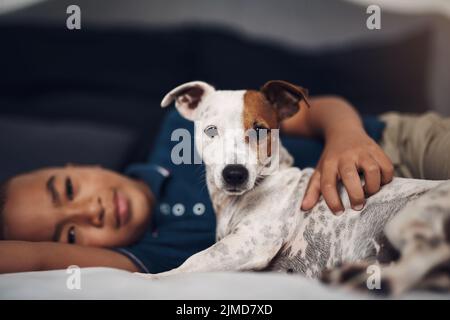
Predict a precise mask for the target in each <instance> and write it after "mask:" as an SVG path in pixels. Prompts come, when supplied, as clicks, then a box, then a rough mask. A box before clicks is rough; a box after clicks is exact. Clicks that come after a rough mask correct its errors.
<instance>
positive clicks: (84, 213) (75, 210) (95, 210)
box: [68, 197, 105, 227]
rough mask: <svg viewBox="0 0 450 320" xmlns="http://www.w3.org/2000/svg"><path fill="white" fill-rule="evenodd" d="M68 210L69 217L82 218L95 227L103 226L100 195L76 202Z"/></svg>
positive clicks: (103, 212) (103, 215)
mask: <svg viewBox="0 0 450 320" xmlns="http://www.w3.org/2000/svg"><path fill="white" fill-rule="evenodd" d="M68 211H69V212H68V215H69V216H70V218H73V219H80V220H84V221H86V222H88V223H90V224H91V225H93V226H95V227H102V226H103V223H104V217H105V210H104V208H103V206H102V203H101V198H100V197H98V198H93V199H90V200H88V201H85V202H81V203H78V204H76V205H74V206H72V207H71V208H69V210H68Z"/></svg>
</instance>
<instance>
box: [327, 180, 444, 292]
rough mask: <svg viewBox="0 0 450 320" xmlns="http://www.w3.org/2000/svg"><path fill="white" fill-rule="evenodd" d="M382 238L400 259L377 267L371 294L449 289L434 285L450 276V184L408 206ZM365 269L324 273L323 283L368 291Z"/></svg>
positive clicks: (359, 266)
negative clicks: (377, 279) (376, 280)
mask: <svg viewBox="0 0 450 320" xmlns="http://www.w3.org/2000/svg"><path fill="white" fill-rule="evenodd" d="M385 234H386V237H387V239H388V240H389V241H390V242H391V244H392V245H393V246H394V247H395V248H396V249H397V250H398V251H399V252H400V255H401V257H400V259H399V260H398V261H397V262H396V263H392V264H391V265H384V266H379V268H380V273H379V274H380V277H381V279H380V284H381V288H379V289H381V290H380V291H373V292H375V293H384V294H400V293H402V292H404V291H406V290H408V289H410V288H413V287H421V288H423V287H425V286H427V287H431V286H434V287H439V288H440V289H445V288H448V281H445V282H444V283H441V284H440V286H437V281H438V280H439V279H441V280H442V279H444V278H445V279H448V277H449V275H450V182H446V183H443V184H441V185H439V186H438V187H436V188H435V189H433V190H430V191H429V192H427V193H426V194H424V195H423V196H421V197H420V198H419V199H417V200H415V201H412V202H411V203H409V204H408V205H407V206H406V207H405V208H404V209H402V210H401V211H400V212H399V213H398V214H397V216H396V217H395V218H393V219H392V220H391V221H390V222H389V223H388V224H387V225H386V228H385ZM368 267H369V263H359V264H347V265H345V266H343V267H341V268H338V269H336V270H331V271H329V272H327V273H325V274H324V280H325V281H326V282H332V283H336V284H337V283H343V284H345V285H347V286H349V287H352V288H358V289H365V290H367V289H369V287H368V286H367V279H368V278H369V275H368V273H367V270H368Z"/></svg>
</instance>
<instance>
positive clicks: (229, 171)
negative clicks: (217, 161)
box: [222, 164, 248, 187]
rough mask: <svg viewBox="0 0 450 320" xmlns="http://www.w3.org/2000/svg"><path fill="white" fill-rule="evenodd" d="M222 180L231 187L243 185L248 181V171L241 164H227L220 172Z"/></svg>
mask: <svg viewBox="0 0 450 320" xmlns="http://www.w3.org/2000/svg"><path fill="white" fill-rule="evenodd" d="M222 176H223V180H225V182H226V183H227V184H228V185H230V186H233V187H237V186H240V185H242V184H244V183H245V182H246V181H247V179H248V170H247V168H246V167H244V166H243V165H241V164H229V165H227V166H226V167H225V168H224V169H223V171H222Z"/></svg>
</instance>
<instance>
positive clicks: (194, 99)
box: [161, 81, 215, 121]
mask: <svg viewBox="0 0 450 320" xmlns="http://www.w3.org/2000/svg"><path fill="white" fill-rule="evenodd" d="M214 91H215V89H214V87H213V86H211V85H210V84H208V83H206V82H202V81H192V82H187V83H185V84H182V85H180V86H178V87H176V88H175V89H173V90H172V91H170V92H169V93H168V94H166V96H165V97H164V98H163V100H162V101H161V107H163V108H165V107H167V106H168V105H170V104H171V103H172V102H173V101H174V100H175V106H176V107H177V109H178V112H180V114H181V115H182V116H183V117H185V118H186V119H188V120H191V121H193V120H195V119H196V113H197V110H198V105H199V104H200V102H201V100H202V99H203V98H204V97H205V96H206V95H208V94H210V93H212V92H214Z"/></svg>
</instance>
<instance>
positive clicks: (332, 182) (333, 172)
mask: <svg viewBox="0 0 450 320" xmlns="http://www.w3.org/2000/svg"><path fill="white" fill-rule="evenodd" d="M320 190H321V191H322V195H323V198H324V200H325V202H326V203H327V205H328V207H329V208H330V210H331V211H333V213H335V214H341V213H343V211H344V206H343V205H342V202H341V199H340V198H339V193H338V191H337V167H335V166H332V165H324V167H323V170H322V174H321V178H320Z"/></svg>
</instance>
